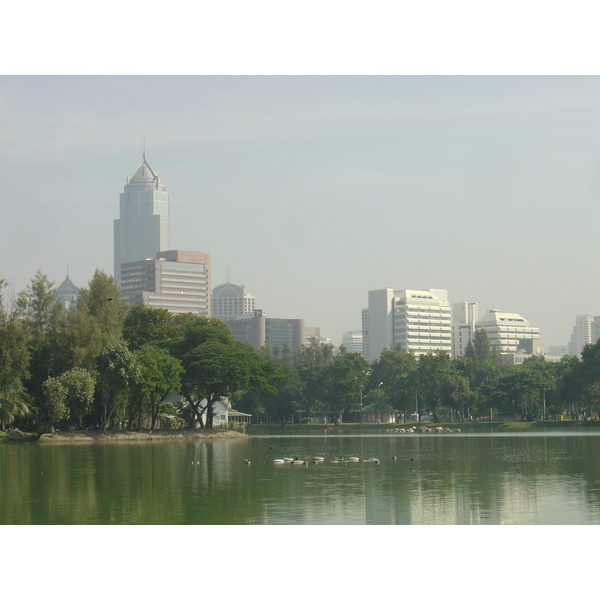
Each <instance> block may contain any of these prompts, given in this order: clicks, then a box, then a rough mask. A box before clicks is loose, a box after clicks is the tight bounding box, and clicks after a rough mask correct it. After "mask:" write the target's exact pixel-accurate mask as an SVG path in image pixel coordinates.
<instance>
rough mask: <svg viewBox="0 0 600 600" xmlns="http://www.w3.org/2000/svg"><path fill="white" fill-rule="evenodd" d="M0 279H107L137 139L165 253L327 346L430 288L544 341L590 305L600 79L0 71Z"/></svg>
mask: <svg viewBox="0 0 600 600" xmlns="http://www.w3.org/2000/svg"><path fill="white" fill-rule="evenodd" d="M0 107H1V110H0V115H1V116H0V124H1V127H0V136H1V137H0V140H1V141H0V175H1V177H2V193H1V199H2V200H1V202H2V214H3V215H4V216H3V219H2V221H1V223H2V228H1V231H0V238H1V240H2V241H1V244H2V246H1V252H0V257H1V258H0V278H3V279H6V280H7V281H8V282H9V284H10V285H11V286H12V289H14V291H15V292H18V291H20V290H22V289H24V288H25V286H26V285H27V283H28V282H29V280H30V279H31V278H32V277H33V275H34V274H35V272H36V271H37V270H38V269H39V270H41V271H42V272H43V273H45V274H46V275H48V277H49V278H50V279H52V280H54V281H55V282H56V284H57V285H58V284H59V283H60V282H61V281H62V280H63V279H64V277H65V275H66V274H67V269H68V273H69V276H70V278H71V280H72V281H73V282H74V283H75V284H76V285H78V286H80V287H84V286H86V285H87V282H88V281H89V280H90V279H91V277H92V275H93V273H94V270H95V269H102V270H104V271H105V272H107V273H109V274H112V273H113V221H114V219H116V218H118V216H119V214H118V211H119V194H120V193H121V192H122V191H123V186H124V184H125V183H126V178H127V176H129V175H131V174H132V173H133V171H134V169H135V168H136V166H137V165H138V163H139V161H140V160H141V157H142V152H143V150H144V139H145V149H146V156H147V159H148V161H149V163H150V164H151V165H152V167H153V168H154V170H155V171H156V173H157V174H158V175H159V176H160V178H161V180H162V182H163V183H164V185H165V186H166V189H167V191H168V192H169V194H170V201H171V227H172V243H171V247H172V248H176V249H186V250H198V251H201V252H205V253H210V254H211V257H212V283H213V285H218V284H219V283H223V282H225V281H226V279H227V276H228V275H227V274H228V272H229V277H230V279H231V281H232V282H233V283H237V284H239V285H243V286H245V288H246V291H247V292H248V293H250V294H252V295H253V296H255V298H256V306H257V308H261V309H263V310H264V312H265V314H266V315H267V316H270V317H284V318H302V319H304V320H305V323H306V325H308V326H315V327H320V328H321V334H322V336H324V337H328V338H330V339H331V341H332V342H333V343H334V344H336V345H339V343H340V341H341V336H342V334H343V333H344V332H345V331H350V330H353V329H360V326H361V309H362V308H365V307H366V306H367V293H368V291H369V290H372V289H379V288H384V287H392V288H395V289H406V288H408V289H427V288H442V289H447V290H448V297H449V301H450V302H451V303H452V302H461V301H469V302H477V303H478V306H479V313H480V315H482V314H484V313H485V311H487V310H490V309H492V308H495V309H499V310H501V311H504V312H516V313H520V314H521V315H523V316H524V317H525V318H526V319H528V320H529V322H530V323H531V325H532V326H533V327H539V329H540V338H541V341H542V343H543V344H544V345H546V347H547V346H548V345H566V344H567V343H568V340H569V337H570V334H571V331H572V328H573V325H574V322H575V315H576V314H579V313H589V314H600V306H599V305H598V297H600V282H599V281H598V280H597V278H596V277H594V276H593V273H594V271H593V269H592V264H593V260H594V259H595V257H596V256H597V250H598V242H597V235H596V222H597V221H598V218H599V216H600V215H599V212H600V208H599V206H600V203H599V202H598V199H599V196H600V144H599V142H598V140H599V139H600V79H599V78H598V77H578V76H577V77H576V76H572V77H557V76H554V77H527V76H523V77H495V76H484V77H454V76H444V77H440V76H422V77H412V76H353V77H345V76H321V77H316V76H315V77H309V76H295V77H292V76H270V77H268V76H247V77H243V76H224V77H214V76H187V77H183V76H138V77H132V76H124V77H113V76H70V77H57V76H46V77H38V76H29V77H18V76H3V77H2V78H0Z"/></svg>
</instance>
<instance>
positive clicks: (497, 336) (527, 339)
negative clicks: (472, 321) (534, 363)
mask: <svg viewBox="0 0 600 600" xmlns="http://www.w3.org/2000/svg"><path fill="white" fill-rule="evenodd" d="M475 329H485V331H486V333H487V336H488V341H489V343H490V346H495V347H496V348H497V349H498V351H499V352H500V354H515V353H516V352H517V351H519V350H520V351H523V352H525V353H527V354H530V355H533V354H535V355H541V354H543V348H542V347H541V345H540V330H539V329H538V328H537V327H530V326H529V321H527V319H524V318H523V317H522V316H521V315H518V314H516V313H503V312H500V311H499V310H497V309H494V310H489V311H488V312H487V313H486V314H485V315H484V316H483V317H482V318H481V319H479V321H477V324H476V325H475Z"/></svg>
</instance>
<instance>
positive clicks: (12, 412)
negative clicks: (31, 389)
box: [0, 381, 31, 430]
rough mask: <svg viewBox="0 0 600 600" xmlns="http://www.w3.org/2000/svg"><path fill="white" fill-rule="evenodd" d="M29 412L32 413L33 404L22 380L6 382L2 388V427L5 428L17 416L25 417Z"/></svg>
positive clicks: (0, 398) (0, 392)
mask: <svg viewBox="0 0 600 600" xmlns="http://www.w3.org/2000/svg"><path fill="white" fill-rule="evenodd" d="M28 414H31V406H30V405H29V402H28V401H27V394H26V393H25V390H24V389H23V387H22V386H21V382H20V381H18V382H12V383H8V382H7V383H5V384H4V385H3V386H2V388H0V426H1V428H2V429H3V430H4V429H5V426H6V425H11V424H12V423H14V420H15V417H24V416H26V415H28Z"/></svg>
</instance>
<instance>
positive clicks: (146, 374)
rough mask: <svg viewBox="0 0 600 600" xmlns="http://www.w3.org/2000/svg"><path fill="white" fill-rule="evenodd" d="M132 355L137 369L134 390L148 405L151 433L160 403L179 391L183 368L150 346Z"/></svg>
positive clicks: (168, 356)
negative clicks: (137, 375)
mask: <svg viewBox="0 0 600 600" xmlns="http://www.w3.org/2000/svg"><path fill="white" fill-rule="evenodd" d="M134 354H135V358H136V362H137V364H138V368H139V377H138V379H137V381H136V383H135V388H136V389H137V391H139V394H140V396H141V398H143V399H144V400H146V401H147V403H148V408H149V412H150V431H153V430H154V428H155V426H156V421H157V419H158V413H159V410H160V406H161V402H162V401H163V400H164V398H165V396H166V395H167V394H168V393H170V392H176V391H179V388H180V383H181V374H182V372H183V367H182V365H181V363H180V362H179V360H177V359H176V358H175V357H174V356H171V355H170V354H169V353H168V352H167V351H166V350H164V349H163V348H158V347H156V346H154V345H152V344H144V345H143V346H141V347H140V348H139V349H138V350H136V351H135V352H134Z"/></svg>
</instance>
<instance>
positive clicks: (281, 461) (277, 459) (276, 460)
mask: <svg viewBox="0 0 600 600" xmlns="http://www.w3.org/2000/svg"><path fill="white" fill-rule="evenodd" d="M273 462H274V463H275V464H276V465H282V464H284V463H285V460H283V458H276V459H275V460H274V461H273Z"/></svg>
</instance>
